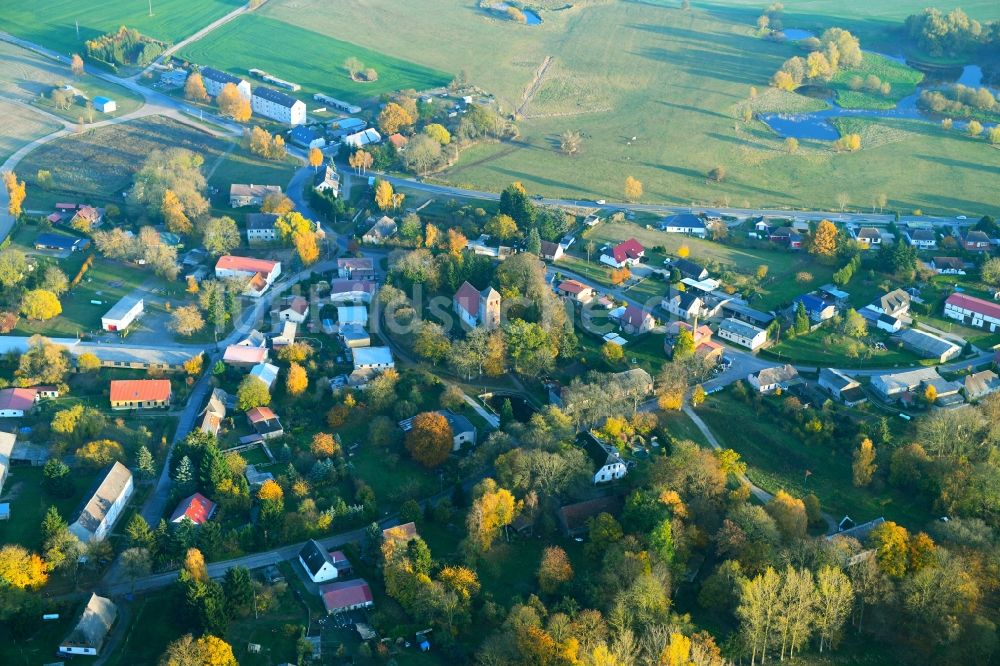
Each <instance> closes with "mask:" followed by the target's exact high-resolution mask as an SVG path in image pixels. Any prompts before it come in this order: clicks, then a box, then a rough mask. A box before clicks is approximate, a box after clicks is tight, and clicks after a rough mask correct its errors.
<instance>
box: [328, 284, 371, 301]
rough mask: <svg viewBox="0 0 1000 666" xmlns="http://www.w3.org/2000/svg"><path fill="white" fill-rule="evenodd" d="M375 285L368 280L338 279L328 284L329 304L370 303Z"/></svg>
mask: <svg viewBox="0 0 1000 666" xmlns="http://www.w3.org/2000/svg"><path fill="white" fill-rule="evenodd" d="M374 295H375V283H374V282H371V281H368V280H349V279H346V278H345V279H341V278H338V279H336V280H333V281H331V282H330V302H331V303H366V304H367V303H371V301H372V297H373V296H374Z"/></svg>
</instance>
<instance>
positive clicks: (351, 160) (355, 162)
mask: <svg viewBox="0 0 1000 666" xmlns="http://www.w3.org/2000/svg"><path fill="white" fill-rule="evenodd" d="M374 162H375V158H374V157H372V155H371V153H366V152H365V151H363V150H357V151H355V152H354V154H353V155H351V156H350V157H348V158H347V163H348V164H350V165H351V168H353V169H356V170H357V172H358V174H359V175H360V174H362V173H364V172H365V171H367V170H368V169H370V168H371V166H372V164H374Z"/></svg>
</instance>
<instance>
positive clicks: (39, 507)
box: [0, 467, 97, 550]
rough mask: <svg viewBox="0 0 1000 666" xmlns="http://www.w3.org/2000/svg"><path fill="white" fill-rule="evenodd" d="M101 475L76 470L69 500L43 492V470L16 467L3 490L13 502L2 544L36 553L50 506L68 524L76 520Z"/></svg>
mask: <svg viewBox="0 0 1000 666" xmlns="http://www.w3.org/2000/svg"><path fill="white" fill-rule="evenodd" d="M96 478H97V472H95V471H90V470H85V469H82V468H74V470H73V481H74V487H73V488H74V491H73V495H72V496H70V497H67V498H65V499H57V498H53V497H51V496H49V495H48V494H46V493H45V492H44V491H43V490H42V468H41V467H14V468H13V469H11V471H10V476H9V477H8V479H7V481H6V483H5V484H4V489H3V498H4V501H5V502H10V513H11V517H10V520H5V521H2V522H0V543H19V544H21V545H23V546H25V547H27V548H30V549H32V550H38V549H39V548H41V545H42V543H41V542H42V534H41V524H42V518H43V517H45V512H46V511H47V510H48V508H49V506H51V505H55V507H56V508H57V509H59V513H60V514H61V515H62V517H63V519H65V520H66V521H67V522H68V521H70V520H72V519H73V518H74V516H73V512H74V511H76V510H77V509H78V508H79V507H80V505H81V504H82V502H83V499H84V496H85V495H86V494H87V493H88V492H90V491H92V490H93V488H92V486H93V484H94V480H95V479H96Z"/></svg>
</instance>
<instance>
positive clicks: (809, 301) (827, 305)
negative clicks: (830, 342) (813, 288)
mask: <svg viewBox="0 0 1000 666" xmlns="http://www.w3.org/2000/svg"><path fill="white" fill-rule="evenodd" d="M799 303H801V304H802V307H803V308H804V309H805V311H806V314H807V315H809V320H810V321H812V322H813V323H816V324H818V323H821V322H824V321H827V320H828V319H833V316H834V315H835V314H837V307H836V305H834V304H833V303H832V302H828V301H826V300H824V299H823V298H821V297H820V296H817V295H816V294H803V295H801V296H796V297H795V298H793V299H792V314H793V315H794V313H795V312H796V311H797V310H798V307H799Z"/></svg>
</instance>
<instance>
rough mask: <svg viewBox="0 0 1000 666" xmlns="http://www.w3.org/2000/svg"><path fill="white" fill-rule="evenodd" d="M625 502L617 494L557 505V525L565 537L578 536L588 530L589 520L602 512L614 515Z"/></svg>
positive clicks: (620, 509) (618, 513)
mask: <svg viewBox="0 0 1000 666" xmlns="http://www.w3.org/2000/svg"><path fill="white" fill-rule="evenodd" d="M624 505H625V503H624V502H623V501H622V498H621V497H619V496H617V495H606V496H604V497H597V498H594V499H591V500H587V501H585V502H577V503H575V504H567V505H565V506H561V507H559V511H558V514H557V515H558V518H559V525H560V527H562V531H563V534H565V535H566V536H567V537H571V538H572V537H578V536H581V535H583V534H586V533H587V532H589V531H590V521H591V520H592V519H594V518H597V516H599V515H601V514H602V513H606V514H608V515H609V516H612V517H616V516H618V515H620V514H621V512H622V508H623V507H624Z"/></svg>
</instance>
